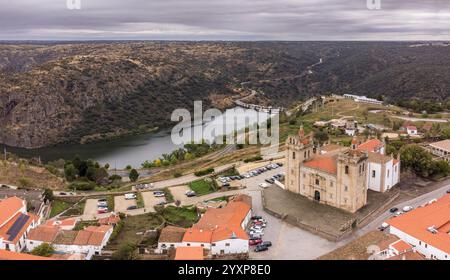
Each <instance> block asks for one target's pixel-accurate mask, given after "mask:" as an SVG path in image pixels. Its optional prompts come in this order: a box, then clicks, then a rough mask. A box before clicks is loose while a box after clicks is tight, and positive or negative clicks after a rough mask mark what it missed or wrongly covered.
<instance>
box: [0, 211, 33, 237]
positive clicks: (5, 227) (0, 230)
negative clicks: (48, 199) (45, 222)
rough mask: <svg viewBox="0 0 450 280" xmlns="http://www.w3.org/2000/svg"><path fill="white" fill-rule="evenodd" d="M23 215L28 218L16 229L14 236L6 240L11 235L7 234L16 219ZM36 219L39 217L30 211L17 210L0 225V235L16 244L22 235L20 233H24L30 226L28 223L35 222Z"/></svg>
mask: <svg viewBox="0 0 450 280" xmlns="http://www.w3.org/2000/svg"><path fill="white" fill-rule="evenodd" d="M23 215H25V216H28V220H27V221H26V222H25V223H24V224H23V225H22V227H21V228H20V229H19V230H18V231H16V233H15V235H14V238H13V239H12V240H8V239H9V238H10V237H12V236H10V235H9V234H8V231H9V230H10V229H11V228H12V227H13V226H14V224H15V223H16V221H17V220H18V219H19V218H20V217H21V216H23ZM38 220H39V217H38V216H36V215H34V214H31V213H27V214H23V213H21V212H19V213H17V214H16V215H15V216H14V217H13V218H12V219H10V220H9V221H8V222H7V223H5V224H4V225H3V226H2V227H0V237H3V238H4V239H6V240H8V241H9V242H11V243H13V244H16V243H17V242H18V241H19V239H20V238H21V237H22V235H23V234H24V233H25V231H26V230H27V229H28V228H29V227H30V225H31V224H32V223H33V222H37V221H38Z"/></svg>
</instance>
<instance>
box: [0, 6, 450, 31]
mask: <svg viewBox="0 0 450 280" xmlns="http://www.w3.org/2000/svg"><path fill="white" fill-rule="evenodd" d="M2 1H6V0H2ZM381 4H382V9H381V10H376V11H375V10H368V9H367V6H366V0H220V1H218V0H130V1H122V0H81V6H82V9H81V10H69V9H67V7H66V0H40V1H33V0H15V1H10V2H8V3H2V4H1V6H0V26H1V28H0V39H3V40H15V39H18V40H20V39H39V40H45V39H52V40H53V39H180V40H189V39H190V40H204V39H211V40H217V39H221V40H335V39H338V40H345V39H357V40H365V39H375V40H379V39H382V40H396V39H412V40H416V39H442V40H446V39H450V38H449V37H450V35H449V34H448V33H449V32H448V31H447V30H448V29H449V27H450V3H448V1H446V0H409V1H397V0H381Z"/></svg>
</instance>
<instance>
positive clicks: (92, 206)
mask: <svg viewBox="0 0 450 280" xmlns="http://www.w3.org/2000/svg"><path fill="white" fill-rule="evenodd" d="M97 202H98V200H97V199H87V200H86V204H85V206H84V211H83V216H91V217H93V216H95V215H97Z"/></svg>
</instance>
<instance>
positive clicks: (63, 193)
mask: <svg viewBox="0 0 450 280" xmlns="http://www.w3.org/2000/svg"><path fill="white" fill-rule="evenodd" d="M59 195H67V194H66V193H65V192H60V193H59Z"/></svg>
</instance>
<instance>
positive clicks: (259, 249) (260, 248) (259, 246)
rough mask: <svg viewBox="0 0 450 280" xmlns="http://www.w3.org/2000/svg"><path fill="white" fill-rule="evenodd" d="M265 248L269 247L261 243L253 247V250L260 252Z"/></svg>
mask: <svg viewBox="0 0 450 280" xmlns="http://www.w3.org/2000/svg"><path fill="white" fill-rule="evenodd" d="M267 250H269V248H268V247H267V246H262V245H261V244H260V245H257V246H256V247H255V252H262V251H267Z"/></svg>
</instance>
